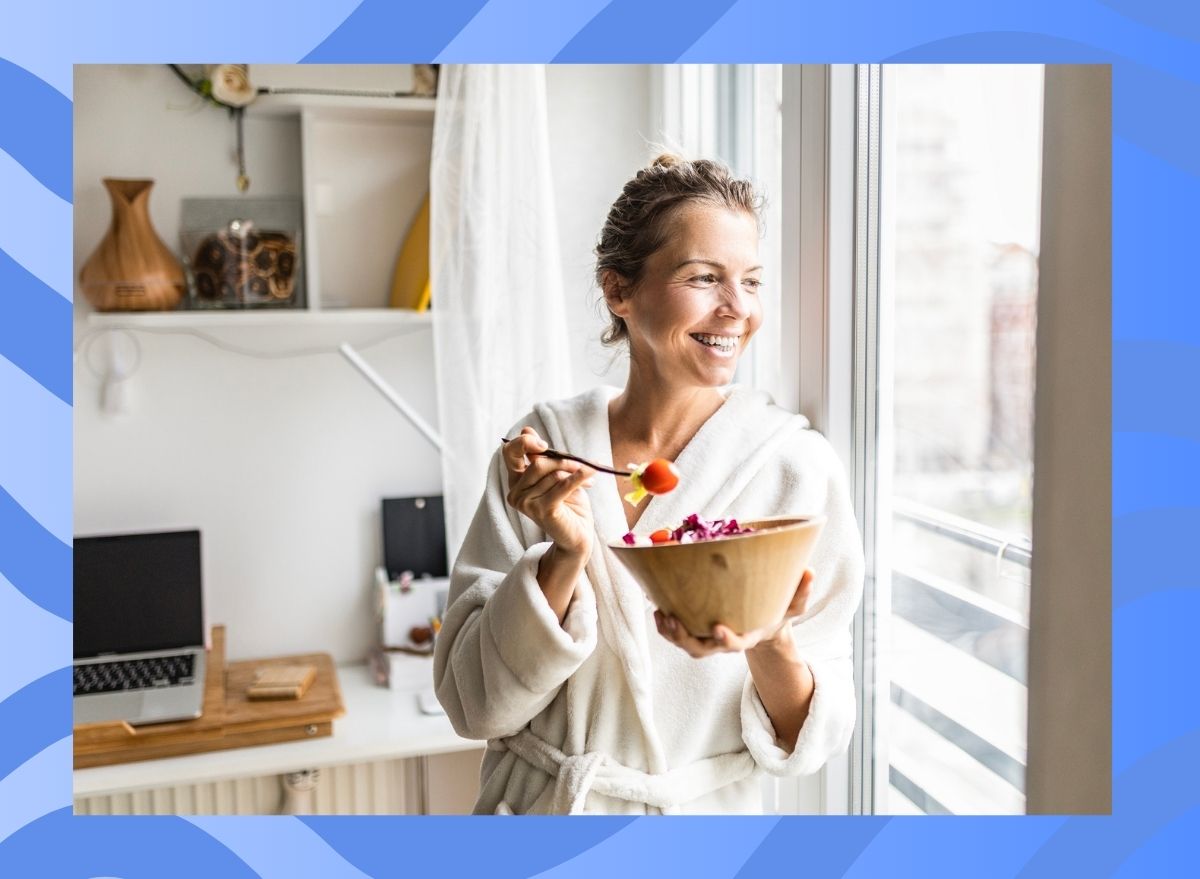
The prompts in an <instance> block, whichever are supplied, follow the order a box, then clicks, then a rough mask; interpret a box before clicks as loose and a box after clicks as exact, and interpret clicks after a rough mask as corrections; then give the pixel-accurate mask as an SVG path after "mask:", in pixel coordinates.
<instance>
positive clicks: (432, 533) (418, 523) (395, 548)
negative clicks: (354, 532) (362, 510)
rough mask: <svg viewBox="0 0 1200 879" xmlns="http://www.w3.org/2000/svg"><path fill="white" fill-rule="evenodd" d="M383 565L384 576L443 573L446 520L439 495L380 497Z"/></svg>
mask: <svg viewBox="0 0 1200 879" xmlns="http://www.w3.org/2000/svg"><path fill="white" fill-rule="evenodd" d="M383 565H384V567H385V568H387V572H388V576H389V577H390V578H391V579H393V580H396V579H399V577H400V574H401V573H402V572H403V571H412V572H413V574H414V575H415V576H417V577H423V576H426V575H428V576H430V577H445V576H446V569H447V563H446V519H445V513H444V508H443V505H442V496H441V495H426V496H424V497H400V498H384V500H383Z"/></svg>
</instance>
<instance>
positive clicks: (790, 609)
mask: <svg viewBox="0 0 1200 879" xmlns="http://www.w3.org/2000/svg"><path fill="white" fill-rule="evenodd" d="M813 576H814V575H813V570H812V568H806V569H805V571H804V575H803V576H802V577H801V578H800V585H799V586H797V587H796V592H795V594H794V595H793V596H792V600H791V602H790V603H789V604H788V606H787V610H785V611H784V613H783V619H782V620H780V621H779V622H778V623H776V624H775V625H773V626H767V627H766V628H762V629H755V630H754V631H751V632H746V633H744V634H741V635H739V634H738V633H737V632H735V631H733V629H731V628H729V626H725V625H722V624H721V623H717V624H716V625H715V626H713V632H712V635H710V636H709V637H707V638H697V637H696V636H695V635H692V634H691V633H690V632H688V630H687V629H686V628H684V625H683V623H682V622H680V621H679V620H678V619H677V618H676V617H674V616H671V615H670V614H667V613H663V612H662V611H661V610H656V611H654V624H655V626H656V627H657V628H658V633H659V634H660V635H662V636H663V637H664V638H666V639H667V640H668V641H670V642H671V643H672V644H674V645H675V646H677V647H679V648H681V649H683V650H685V651H687V653H688V655H689V656H692V657H694V658H696V659H702V658H703V657H705V656H711V655H713V654H714V653H737V652H741V651H744V650H750V649H752V648H754V647H757V646H759V645H760V644H766V643H768V642H770V641H774V640H775V639H776V638H779V637H780V636H781V635H784V634H790V627H791V623H792V620H793V619H795V618H796V617H798V616H800V615H801V614H803V613H804V611H805V610H806V609H807V607H808V599H809V596H810V594H811V593H812V581H813Z"/></svg>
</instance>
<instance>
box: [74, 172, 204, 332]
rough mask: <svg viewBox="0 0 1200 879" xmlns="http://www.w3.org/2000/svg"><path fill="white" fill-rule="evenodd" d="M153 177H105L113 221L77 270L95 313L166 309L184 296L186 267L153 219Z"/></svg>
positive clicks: (176, 303)
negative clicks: (155, 225) (163, 238)
mask: <svg viewBox="0 0 1200 879" xmlns="http://www.w3.org/2000/svg"><path fill="white" fill-rule="evenodd" d="M153 185H154V181H153V180H122V179H118V178H113V177H106V178H104V186H105V188H106V189H108V195H109V198H110V199H111V200H112V220H111V222H110V223H109V226H108V231H107V232H106V233H105V234H104V238H103V240H101V242H100V244H99V245H98V246H97V247H96V249H95V250H94V251H93V252H92V255H91V256H89V257H88V258H87V261H86V262H85V263H84V264H83V268H82V269H80V270H79V283H80V285H81V286H82V288H83V295H84V296H86V297H87V299H88V301H89V302H90V303H92V305H93V306H94V307H95V308H96V310H97V311H167V310H169V309H172V308H174V307H175V306H176V305H178V304H179V300H180V299H182V298H183V292H184V278H183V266H182V264H181V263H180V262H179V260H178V259H177V258H176V256H175V254H174V253H172V252H171V249H170V248H169V247H167V245H166V244H164V243H163V241H162V239H161V238H159V237H158V233H157V232H155V231H154V226H153V224H152V223H151V222H150V187H152V186H153Z"/></svg>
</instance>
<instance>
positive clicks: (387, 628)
mask: <svg viewBox="0 0 1200 879" xmlns="http://www.w3.org/2000/svg"><path fill="white" fill-rule="evenodd" d="M449 591H450V580H449V578H447V577H424V578H422V579H420V580H413V581H412V585H411V587H410V588H409V590H408V591H407V592H403V591H401V589H400V586H399V584H398V583H395V582H392V581H389V580H388V576H387V571H386V570H385V569H384V568H383V567H382V566H380V567H378V568H376V569H375V593H376V609H377V615H378V619H379V643H380V644H382V645H383V646H384V647H405V648H408V649H411V650H425V649H432V643H431V642H429V643H426V644H415V643H413V640H412V638H410V637H409V631H410V630H411V629H412V628H413V627H414V626H428V625H429V624H430V621H431V620H432V619H433V618H434V617H439V618H440V617H441V615H442V614H443V613H445V610H446V596H447V594H448V593H449Z"/></svg>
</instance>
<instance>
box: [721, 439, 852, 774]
mask: <svg viewBox="0 0 1200 879" xmlns="http://www.w3.org/2000/svg"><path fill="white" fill-rule="evenodd" d="M789 451H790V454H789V455H788V456H787V457H786V458H785V460H784V461H783V463H782V475H781V480H782V484H783V486H784V489H785V490H784V498H783V501H782V505H783V509H781V510H780V512H781V513H787V512H802V511H813V510H819V509H823V510H824V512H825V514H826V515H827V516H828V517H829V519H828V522H827V523H826V526H825V531H824V533H823V534H822V535H821V539H820V541H819V542H818V544H817V547H816V549H815V550H814V553H813V558H812V560H811V561H810V562H809V567H811V568H812V569H813V571H814V572H815V574H816V580H815V581H814V584H813V593H812V598H811V599H810V601H809V607H808V609H807V610H806V612H805V614H804V615H803V616H802V617H800V618H799V619H798V620H797V621H796V622H795V623H794V624H793V628H792V633H793V637H794V638H795V641H796V648H797V651H798V652H799V654H800V656H801V658H803V659H804V660H805V661H806V662H807V663H808V665H809V668H810V669H811V670H812V674H813V680H814V682H815V689H814V690H813V696H812V702H811V703H810V705H809V710H808V716H807V717H806V718H805V721H804V725H803V726H802V727H801V728H800V735H799V737H798V738H797V740H796V747H795V748H794V749H793V750H792V751H791V752H790V753H789V752H788V751H787V750H785V749H784V748H782V747H780V746H779V744H778V743H777V742H776V735H775V728H774V726H773V725H772V723H771V719H770V717H769V716H768V714H767V710H766V708H765V707H764V706H763V703H762V700H761V699H760V698H759V695H758V691H757V690H756V689H755V687H754V680H753V678H752V676H751V675H749V674H747V675H746V682H745V685H744V687H743V689H742V703H741V719H742V739H743V741H744V742H745V743H746V747H747V749H749V751H750V754H751V755H752V756H753V757H754V759H755V761H756V762H757V763H758V764H759V766H761V767H762V768H763V769H765V770H766V771H767V772H769V773H771V774H772V775H809V774H811V773H814V772H816V771H818V770H819V769H821V767H822V766H824V765H825V763H826V762H827V761H828V760H829V759H830V758H832V757H834V756H836V755H838V754H840V753H841V752H843V751H844V750H845V749H846V748H847V746H848V745H849V744H850V737H851V734H852V733H853V732H854V722H855V717H856V715H857V705H856V702H855V696H854V666H853V656H852V644H853V641H852V637H851V624H852V621H853V618H854V612H855V610H856V609H857V608H858V604H859V601H860V600H861V599H862V588H863V554H862V540H861V537H860V535H859V531H858V525H857V523H856V522H855V519H854V512H853V510H854V508H853V505H852V503H851V500H850V493H849V491H848V489H847V485H846V477H845V473H844V471H843V468H842V465H841V461H840V460H839V459H838V457H837V454H836V453H835V452H834V451H833V448H832V446H830V445H829V443H828V442H827V441H826V440H825V439H824V438H823V437H822V436H821V435H820V434H818V433H816V432H815V431H811V430H805V431H803V432H802V436H801V439H800V441H799V442H797V443H796V444H795V445H794V447H793V448H792V449H790V450H789ZM818 487H819V490H817V491H816V492H814V489H818ZM814 497H816V498H817V500H816V501H814ZM822 500H823V505H822V504H821V501H822Z"/></svg>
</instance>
